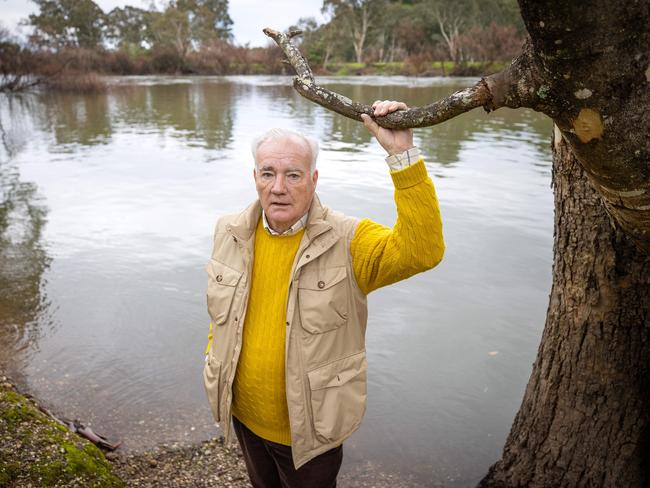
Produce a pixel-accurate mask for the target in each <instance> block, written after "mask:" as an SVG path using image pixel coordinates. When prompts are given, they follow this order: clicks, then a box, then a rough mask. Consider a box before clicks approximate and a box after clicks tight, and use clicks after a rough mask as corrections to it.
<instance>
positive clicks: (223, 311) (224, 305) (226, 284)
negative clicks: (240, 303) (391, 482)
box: [205, 259, 242, 325]
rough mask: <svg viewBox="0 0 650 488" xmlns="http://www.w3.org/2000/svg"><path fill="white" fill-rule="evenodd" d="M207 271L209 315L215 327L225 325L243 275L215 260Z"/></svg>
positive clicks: (207, 267)
mask: <svg viewBox="0 0 650 488" xmlns="http://www.w3.org/2000/svg"><path fill="white" fill-rule="evenodd" d="M205 270H206V271H207V273H208V292H207V298H208V313H209V314H210V318H211V319H212V322H213V323H214V324H215V325H224V324H225V323H226V320H227V319H228V315H229V313H230V308H231V307H232V302H233V298H234V297H235V291H236V290H237V284H238V283H239V280H240V279H241V276H242V273H241V272H240V271H237V270H236V269H233V268H230V267H229V266H226V265H225V264H223V263H220V262H219V261H215V260H214V259H211V260H210V262H209V263H208V264H207V266H206V267H205Z"/></svg>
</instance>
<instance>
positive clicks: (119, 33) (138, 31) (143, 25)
mask: <svg viewBox="0 0 650 488" xmlns="http://www.w3.org/2000/svg"><path fill="white" fill-rule="evenodd" d="M106 23H107V29H106V37H107V38H108V39H110V40H112V41H114V42H115V44H116V45H117V46H118V47H120V48H122V49H126V50H131V49H140V48H142V47H143V46H144V44H145V43H146V42H147V40H148V39H149V38H150V37H151V13H150V12H148V11H147V10H144V9H141V8H137V7H132V6H130V5H125V6H124V7H115V8H114V9H113V10H111V11H110V12H109V13H108V14H107V15H106Z"/></svg>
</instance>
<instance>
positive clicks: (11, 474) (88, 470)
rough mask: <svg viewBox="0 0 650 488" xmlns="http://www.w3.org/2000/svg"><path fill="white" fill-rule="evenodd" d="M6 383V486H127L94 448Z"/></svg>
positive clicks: (1, 445) (0, 440) (0, 420)
mask: <svg viewBox="0 0 650 488" xmlns="http://www.w3.org/2000/svg"><path fill="white" fill-rule="evenodd" d="M0 380H2V381H1V383H0V486H21V487H23V486H24V487H28V486H39V487H40V486H91V487H121V486H125V484H124V483H123V482H122V481H121V480H120V479H119V478H118V477H117V476H116V475H115V474H114V473H113V466H112V465H111V464H110V463H109V462H108V461H107V460H106V458H105V457H104V455H103V453H102V452H101V451H100V450H99V449H98V448H97V447H95V445H94V444H92V443H91V442H89V441H87V440H85V439H83V438H81V437H79V436H77V435H76V434H73V433H72V432H70V431H69V430H68V429H67V428H65V427H64V426H63V425H61V424H59V423H58V422H56V421H54V420H53V419H51V418H50V417H49V416H48V415H46V414H45V413H43V412H42V411H41V410H40V409H39V408H38V406H37V405H36V403H35V402H34V401H33V400H31V399H29V398H27V397H26V396H24V395H22V394H20V393H19V392H18V391H16V389H15V388H14V387H13V386H12V385H11V384H10V383H8V382H7V379H6V378H5V377H2V378H0Z"/></svg>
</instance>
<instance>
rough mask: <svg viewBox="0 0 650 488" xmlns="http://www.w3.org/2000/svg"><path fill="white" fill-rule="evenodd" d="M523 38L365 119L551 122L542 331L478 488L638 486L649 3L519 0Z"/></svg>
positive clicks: (284, 43) (304, 85)
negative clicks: (445, 82)
mask: <svg viewBox="0 0 650 488" xmlns="http://www.w3.org/2000/svg"><path fill="white" fill-rule="evenodd" d="M519 4H520V7H521V13H522V17H523V19H524V22H525V24H526V28H527V30H528V32H529V34H530V39H529V40H528V41H527V43H526V45H525V46H524V49H523V51H522V53H521V55H520V56H518V57H517V58H516V59H515V60H514V61H513V63H512V65H511V66H510V67H509V68H507V69H506V70H504V71H503V72H501V73H497V74H495V75H492V76H488V77H485V78H483V79H481V80H480V81H479V82H478V83H477V84H476V85H474V86H473V87H470V88H467V89H465V90H461V91H459V92H456V93H454V94H452V95H451V96H449V97H448V98H446V99H444V100H441V101H437V102H434V103H432V104H430V105H428V106H426V107H415V108H411V109H409V110H405V111H400V112H396V113H393V114H389V115H388V116H385V117H380V118H377V119H376V121H377V123H379V124H380V125H382V126H384V127H388V128H406V127H424V126H428V125H434V124H437V123H441V122H444V121H445V120H448V119H450V118H452V117H455V116H456V115H459V114H461V113H463V112H466V111H468V110H471V109H473V108H476V107H481V106H482V107H483V108H485V109H486V110H488V111H490V110H494V109H497V108H499V107H510V108H518V107H529V108H532V109H534V110H537V111H540V112H543V113H545V114H546V115H548V116H549V117H551V118H552V119H553V121H554V122H555V127H556V129H555V136H554V139H555V144H554V158H553V159H554V163H553V167H554V174H553V183H554V191H555V211H556V216H555V245H554V264H553V288H552V292H551V297H550V302H549V308H548V313H547V320H546V327H545V330H544V334H543V338H542V342H541V345H540V348H539V352H538V357H537V360H536V362H535V364H534V366H533V372H532V375H531V378H530V380H529V383H528V386H527V388H526V393H525V396H524V399H523V402H522V405H521V408H520V410H519V412H518V414H517V416H516V418H515V421H514V424H513V426H512V430H511V432H510V435H509V437H508V439H507V441H506V445H505V448H504V452H503V457H502V459H501V460H500V461H499V462H497V463H496V464H495V465H494V466H492V468H491V469H490V471H489V473H488V474H487V476H486V477H485V478H484V479H483V480H482V482H481V486H483V487H490V488H496V487H504V488H506V487H507V488H510V487H582V486H584V487H588V486H589V487H592V486H598V487H648V486H650V375H649V374H648V373H649V372H650V371H649V369H650V361H649V360H650V138H649V137H648V135H649V134H650V110H648V108H649V107H650V2H647V1H641V0H630V1H628V2H612V1H610V0H585V1H583V2H567V1H565V0H519ZM265 33H266V34H267V35H269V36H270V37H272V38H273V39H274V40H275V41H276V42H277V43H278V44H279V45H280V47H281V48H282V49H283V50H284V52H285V54H286V55H287V57H288V59H289V61H290V63H291V64H292V66H294V68H295V69H296V73H297V75H298V76H297V77H296V79H295V80H294V87H295V88H296V90H297V91H298V92H299V93H300V94H301V95H303V96H305V97H306V98H308V99H309V100H312V101H314V102H316V103H319V104H321V105H323V106H325V107H326V108H328V109H330V110H333V111H335V112H337V113H340V114H342V115H345V116H347V117H351V118H354V119H356V120H359V119H360V114H361V113H368V114H370V115H371V110H370V107H369V106H368V105H364V104H361V103H356V102H353V101H351V100H349V99H347V98H346V97H342V96H341V95H338V94H336V93H333V92H331V91H329V90H327V89H324V88H322V87H319V86H318V85H317V84H316V82H315V80H314V77H313V75H312V73H311V70H310V69H309V65H308V64H307V62H306V60H304V58H302V56H301V55H300V53H299V52H298V51H297V49H295V48H294V47H293V45H292V44H291V41H290V39H291V34H289V35H284V34H281V33H278V32H275V31H272V30H270V29H267V30H265Z"/></svg>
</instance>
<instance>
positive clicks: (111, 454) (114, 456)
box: [104, 452, 120, 461]
mask: <svg viewBox="0 0 650 488" xmlns="http://www.w3.org/2000/svg"><path fill="white" fill-rule="evenodd" d="M104 457H105V458H106V459H108V460H109V461H117V460H118V459H119V457H120V456H119V454H118V453H116V452H107V453H106V454H104Z"/></svg>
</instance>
